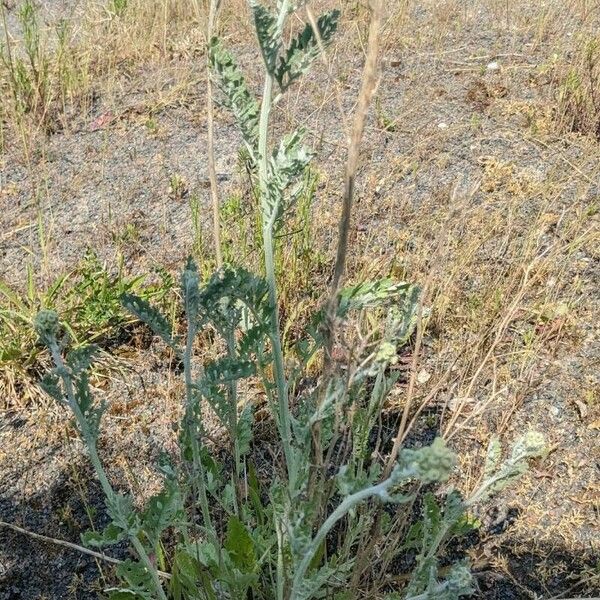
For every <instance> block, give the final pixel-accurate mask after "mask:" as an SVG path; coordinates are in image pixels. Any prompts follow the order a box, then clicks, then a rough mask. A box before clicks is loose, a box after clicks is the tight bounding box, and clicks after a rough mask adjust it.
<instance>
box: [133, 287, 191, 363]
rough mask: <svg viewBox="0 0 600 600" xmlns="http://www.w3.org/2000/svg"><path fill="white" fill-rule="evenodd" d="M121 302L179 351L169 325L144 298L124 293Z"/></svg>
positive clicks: (176, 340)
mask: <svg viewBox="0 0 600 600" xmlns="http://www.w3.org/2000/svg"><path fill="white" fill-rule="evenodd" d="M121 304H122V305H123V307H124V308H125V309H126V310H128V311H129V312H130V313H131V314H132V315H134V316H135V317H137V318H138V319H139V320H140V321H142V322H144V323H146V325H148V326H149V327H150V328H151V329H152V330H153V331H154V333H155V334H156V335H158V336H159V337H160V338H161V339H162V340H163V341H164V342H165V343H166V344H167V345H168V346H170V347H171V348H173V350H175V351H176V352H177V353H180V350H179V348H178V341H179V340H178V339H177V338H176V337H174V336H173V331H172V330H171V325H170V324H169V322H168V321H167V319H165V317H163V315H162V314H161V313H160V312H159V311H158V310H156V309H155V308H154V307H152V306H151V305H150V304H149V303H148V302H147V301H146V300H144V299H143V298H140V297H139V296H136V295H134V294H129V293H125V294H122V295H121Z"/></svg>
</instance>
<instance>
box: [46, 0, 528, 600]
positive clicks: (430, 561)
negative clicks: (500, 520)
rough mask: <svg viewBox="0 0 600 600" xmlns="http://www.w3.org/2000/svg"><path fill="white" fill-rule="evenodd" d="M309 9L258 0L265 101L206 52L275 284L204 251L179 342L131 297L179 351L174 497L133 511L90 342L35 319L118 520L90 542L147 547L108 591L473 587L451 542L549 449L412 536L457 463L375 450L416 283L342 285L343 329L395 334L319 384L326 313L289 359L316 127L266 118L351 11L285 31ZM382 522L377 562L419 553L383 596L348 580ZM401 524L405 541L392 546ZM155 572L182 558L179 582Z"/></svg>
mask: <svg viewBox="0 0 600 600" xmlns="http://www.w3.org/2000/svg"><path fill="white" fill-rule="evenodd" d="M298 5H299V3H293V2H290V1H289V0H278V1H277V3H276V6H275V9H274V10H272V9H270V8H267V7H266V6H263V5H262V4H259V3H258V2H256V1H252V2H251V3H250V6H251V10H252V13H253V16H254V22H255V28H256V32H257V37H258V43H259V46H260V49H261V53H262V57H263V62H264V69H265V81H264V88H263V96H262V100H261V102H260V103H259V102H258V101H257V100H256V99H255V97H254V96H253V94H252V92H251V90H250V87H249V86H248V84H247V83H246V81H245V79H244V77H243V75H242V73H241V71H240V69H239V68H238V66H237V64H236V62H235V60H234V58H233V55H232V54H231V52H229V51H228V50H227V49H226V48H225V46H224V44H223V42H222V41H221V40H219V39H214V40H212V41H211V47H210V61H211V64H212V67H213V70H214V74H215V77H216V80H217V83H218V86H219V88H220V90H221V94H222V102H223V104H224V105H225V106H227V107H228V108H229V109H230V110H231V111H232V113H233V115H234V117H235V119H236V121H237V123H238V125H239V127H240V130H241V133H242V137H243V140H244V143H245V146H246V149H247V152H248V155H249V156H250V160H251V161H252V163H253V171H254V173H255V174H256V178H257V187H258V189H259V193H260V209H261V223H262V232H261V233H262V239H263V242H264V243H263V250H264V277H260V276H257V275H254V274H252V273H250V272H248V271H246V270H244V269H242V268H236V267H233V266H225V267H223V268H220V269H218V270H217V271H216V272H215V273H214V274H213V275H212V276H211V277H210V278H208V280H206V281H203V280H202V279H201V277H200V275H199V273H198V269H197V266H196V264H195V263H194V261H193V260H191V259H190V260H189V261H188V263H187V264H186V266H185V268H184V271H183V274H182V277H181V296H182V299H183V313H184V315H185V332H184V333H183V334H178V333H176V332H174V331H173V330H172V327H171V324H170V321H169V320H168V319H166V318H165V317H164V316H163V315H162V314H161V313H160V312H159V311H157V310H156V309H155V308H154V307H152V306H151V305H150V304H149V303H148V302H147V301H146V300H143V299H141V298H139V297H136V296H134V295H131V294H125V295H124V296H123V299H122V300H123V304H124V306H125V307H126V308H127V309H128V310H129V311H130V312H131V313H133V314H134V315H135V316H136V317H138V318H139V319H140V320H142V321H143V322H145V323H147V324H148V325H149V326H150V327H151V328H152V329H153V331H154V332H155V334H156V335H157V336H158V337H159V338H160V339H161V340H162V341H163V342H164V343H166V344H167V345H168V346H170V347H171V348H172V350H173V353H174V355H175V356H176V357H177V359H178V360H179V361H180V363H181V365H182V367H183V377H184V382H185V397H184V399H183V403H184V414H183V418H182V422H181V425H180V428H179V433H180V435H179V439H180V453H179V456H178V457H172V459H171V460H166V459H165V460H164V461H163V463H161V465H160V468H161V472H162V473H163V474H164V489H163V491H162V492H161V493H160V494H158V495H157V496H155V497H153V498H151V499H150V500H149V501H148V503H147V507H146V508H145V509H143V510H138V509H135V508H134V504H133V502H132V500H131V498H129V497H128V496H125V495H122V494H120V493H118V492H116V491H115V490H114V489H113V487H112V486H111V484H110V482H109V480H108V477H107V475H106V473H105V471H104V468H103V466H102V463H101V461H100V458H99V455H98V452H97V449H96V445H97V438H98V433H99V430H100V422H101V416H102V410H103V407H102V405H100V406H97V405H96V404H95V403H94V402H93V400H92V395H91V393H90V387H89V381H88V376H87V366H88V364H89V362H90V361H91V359H92V355H93V353H92V351H91V350H89V351H85V352H84V351H79V352H77V353H73V352H70V353H67V354H66V358H65V359H63V352H64V348H63V347H62V346H63V343H62V340H64V339H65V336H64V335H63V334H62V331H61V328H60V324H59V322H58V317H57V315H56V314H55V313H51V312H47V311H45V312H42V313H40V314H39V315H38V318H37V320H36V329H37V331H38V333H39V336H40V339H41V341H42V342H43V343H44V344H46V345H47V346H48V347H49V348H50V351H51V353H52V356H53V358H54V361H55V369H54V370H53V371H52V372H51V373H49V374H48V377H47V378H46V380H45V387H46V389H47V391H48V393H50V394H51V395H52V396H53V397H54V398H56V400H57V401H59V402H63V403H66V405H67V406H68V407H69V408H70V410H71V411H72V412H73V414H74V416H75V421H76V424H77V427H78V430H79V432H80V434H81V437H82V439H83V441H84V442H85V444H86V447H87V449H88V453H89V456H90V459H91V462H92V464H93V466H94V468H95V470H96V473H97V476H98V478H99V480H100V483H101V485H102V488H103V490H104V493H105V495H106V505H107V511H108V514H109V516H110V517H111V519H112V522H111V524H110V525H109V526H108V527H107V529H106V530H105V531H104V533H102V534H100V535H96V534H94V535H87V536H85V538H84V541H85V543H87V544H90V545H94V546H102V545H109V544H112V543H117V542H120V541H122V540H128V541H129V544H130V545H131V548H132V550H133V551H134V553H135V555H136V557H137V560H129V561H126V562H125V563H123V564H122V565H120V566H119V569H118V575H119V578H120V580H121V581H122V585H121V586H120V587H119V588H118V589H114V590H111V597H112V598H113V599H125V598H127V599H133V598H144V599H150V598H160V599H161V600H162V599H163V598H167V597H172V598H174V599H176V600H180V599H186V600H188V599H189V600H192V599H194V600H195V599H206V600H216V599H235V600H239V599H245V598H253V599H257V598H258V599H265V600H271V599H272V600H310V599H312V598H324V597H328V598H335V599H337V600H345V599H353V598H359V597H365V594H367V596H368V595H369V593H370V590H377V591H378V593H379V592H381V591H383V592H388V595H387V597H388V598H389V599H390V600H391V599H392V598H411V599H412V600H416V599H419V600H420V599H425V598H427V599H433V598H445V599H448V600H450V599H455V598H459V597H461V596H465V595H467V594H469V593H470V592H471V591H472V588H473V583H472V580H471V576H470V574H469V570H468V567H467V565H465V564H462V563H460V564H457V565H454V566H453V567H452V568H451V569H450V570H449V571H448V573H447V574H446V575H444V576H441V575H440V573H439V571H438V568H437V560H438V556H439V554H440V552H441V550H442V548H443V545H444V544H445V543H446V542H447V540H448V539H449V538H450V537H452V536H453V535H459V534H460V533H462V532H463V531H464V530H465V528H467V525H465V522H464V519H463V516H464V513H465V512H466V511H467V510H468V509H469V507H470V506H472V503H473V502H475V501H478V500H481V499H483V498H486V497H489V495H491V494H492V493H494V492H497V491H498V490H499V489H501V487H502V486H503V485H504V484H506V483H507V482H509V481H510V480H512V479H514V478H516V477H517V476H518V475H520V474H521V473H522V472H523V469H524V466H525V465H526V461H527V459H528V458H529V457H531V456H533V455H535V454H536V453H538V452H539V451H540V444H539V443H538V442H539V440H538V441H537V442H536V441H535V440H534V441H532V439H530V438H528V441H525V442H523V443H520V444H518V445H517V448H518V450H515V452H513V454H512V455H511V457H510V458H509V459H508V461H506V462H505V463H503V464H501V461H500V452H499V451H498V449H497V446H494V447H493V448H492V449H491V450H490V458H489V461H488V463H489V465H488V467H487V471H486V476H485V480H484V482H483V484H482V486H481V489H480V490H479V491H478V492H476V493H475V494H474V496H473V499H472V501H471V500H463V499H462V498H461V497H460V495H459V494H458V493H457V492H453V491H451V492H449V493H448V494H447V496H446V499H445V501H444V502H443V505H442V508H440V507H439V506H438V503H437V500H436V498H435V496H433V494H428V495H426V496H425V499H424V512H423V518H422V520H421V521H419V522H418V523H415V524H414V525H413V527H412V528H411V529H410V531H409V530H405V529H403V528H402V526H401V525H399V523H400V522H401V521H402V519H403V515H404V516H406V514H410V508H411V507H412V506H413V505H414V503H415V502H416V501H417V499H418V498H420V497H422V494H421V493H420V489H421V486H423V485H435V484H436V483H438V482H444V481H447V480H448V478H449V477H450V474H451V471H452V470H453V468H454V467H455V464H456V459H455V457H454V454H453V453H452V452H451V451H450V450H449V449H448V448H447V447H446V445H445V444H444V442H443V440H441V439H436V440H435V442H434V443H433V444H432V445H431V446H429V447H424V448H418V449H404V450H403V451H401V452H400V454H399V457H398V461H397V464H396V466H395V468H394V469H393V470H392V471H391V473H390V475H389V476H387V477H386V476H384V475H383V473H384V466H385V465H384V464H383V461H382V459H381V458H379V457H378V454H377V453H376V452H375V453H374V452H373V445H372V440H371V437H372V434H373V433H377V430H378V427H379V425H378V421H379V418H380V415H381V411H382V408H383V405H384V402H385V400H386V398H387V396H388V394H389V392H390V390H391V389H392V387H393V386H394V384H395V383H396V381H397V378H398V371H396V370H393V369H390V366H391V365H393V363H394V362H395V360H396V357H397V354H398V348H399V347H400V346H402V345H403V344H405V343H406V342H407V340H408V339H409V337H410V336H411V334H412V333H413V331H414V327H415V324H416V319H417V316H416V315H417V304H418V300H419V294H420V290H419V288H418V287H417V286H414V285H410V284H407V283H403V282H395V281H392V280H390V279H382V280H379V281H374V282H363V283H361V284H359V285H356V286H353V287H349V288H346V289H344V290H342V291H341V293H340V294H339V297H338V298H337V300H336V302H335V314H334V318H335V319H336V320H337V321H339V322H342V323H343V322H345V321H348V320H356V321H359V320H361V319H357V317H360V316H363V315H365V314H366V313H369V314H370V315H371V317H372V319H375V320H378V321H379V322H380V323H381V327H380V329H378V330H377V331H370V332H369V333H368V335H365V336H364V337H363V338H361V340H360V343H357V344H356V345H355V347H354V348H353V352H352V356H350V357H349V358H348V360H347V361H345V362H344V364H340V365H334V368H330V369H328V370H327V372H325V373H324V374H323V375H322V377H321V378H320V380H319V381H318V382H317V384H316V385H314V386H306V385H302V383H303V381H304V380H305V376H306V373H307V365H308V364H309V363H310V362H311V361H312V359H313V358H314V357H315V356H318V355H319V354H320V353H323V351H324V348H325V345H326V344H327V340H326V339H325V338H326V334H325V333H324V331H325V328H324V327H323V322H324V320H325V319H327V318H329V317H330V315H329V314H326V313H327V310H326V309H323V310H321V311H319V312H318V313H317V314H315V315H314V318H313V319H312V320H311V322H310V324H309V325H308V326H307V328H306V331H305V334H304V335H303V336H301V339H299V340H298V342H297V344H296V345H295V347H294V348H293V349H291V350H290V353H289V355H284V351H283V347H282V342H281V326H280V322H279V313H278V295H277V279H276V273H275V260H274V254H275V244H274V239H275V234H276V232H277V231H278V229H279V228H280V227H281V224H282V222H283V220H284V219H285V217H286V214H287V213H288V211H289V209H290V208H291V207H292V206H293V204H294V202H295V201H296V198H297V196H298V193H299V189H300V188H299V187H298V186H299V185H300V183H301V181H302V177H303V175H304V172H305V170H306V168H307V167H308V165H309V163H310V161H311V159H312V152H311V151H310V150H308V149H306V148H305V147H304V146H303V139H304V134H303V132H302V131H294V132H292V133H290V134H287V135H285V136H283V138H282V139H281V140H279V142H276V143H270V141H269V135H268V134H269V123H270V120H271V116H272V112H273V109H274V108H275V107H276V106H277V104H278V102H279V101H280V99H281V97H282V96H283V95H284V94H285V93H286V92H287V91H288V90H289V88H290V87H291V86H292V85H293V84H294V83H295V82H296V81H297V80H298V79H300V78H301V77H302V75H303V74H304V73H306V72H307V71H308V69H309V68H310V66H311V64H312V63H313V62H314V61H315V59H316V58H317V57H318V56H319V53H320V51H321V49H322V48H323V47H324V46H326V45H327V44H328V43H329V42H330V41H331V39H332V36H333V35H334V33H335V30H336V28H337V23H338V19H339V14H338V12H337V11H332V12H329V13H326V14H325V15H323V16H321V17H320V18H319V19H318V20H317V22H316V23H317V28H318V31H316V32H315V31H314V30H313V28H312V27H311V26H310V25H306V26H305V27H304V28H303V29H302V31H301V32H300V34H299V35H298V36H297V37H295V38H294V39H293V40H292V41H291V42H290V43H288V44H287V45H286V43H285V41H284V37H283V31H284V27H285V24H286V21H287V19H288V18H289V17H290V15H291V14H292V13H293V12H294V11H295V10H296V9H297V8H298ZM205 331H210V332H212V334H213V337H214V336H216V337H217V338H219V340H220V343H216V344H215V347H216V348H221V349H222V352H221V353H220V354H219V356H218V357H217V358H216V359H214V360H211V361H209V362H205V363H204V364H201V365H197V364H196V363H195V360H194V358H195V355H194V344H195V341H196V339H197V338H198V335H199V334H201V333H202V332H205ZM249 381H252V382H260V384H261V388H262V390H263V392H264V399H265V401H266V404H267V406H268V407H269V409H270V412H271V416H272V419H273V422H274V425H275V427H274V430H275V435H274V436H273V439H272V440H271V441H270V442H265V441H263V442H261V443H263V444H269V445H270V450H271V455H272V457H273V459H272V464H271V465H270V472H269V476H268V477H265V476H264V474H261V473H260V472H259V471H260V470H259V469H258V468H257V465H256V461H255V457H254V455H253V449H254V446H255V444H254V442H253V433H254V431H255V427H254V416H253V410H252V409H253V406H252V404H251V403H250V402H248V401H247V400H246V401H244V397H243V393H242V391H243V390H244V389H245V386H246V385H247V384H248V383H249ZM292 407H293V409H292ZM208 408H210V410H212V411H213V413H214V414H215V415H216V417H217V418H218V419H219V421H220V422H221V424H222V425H223V428H224V430H225V431H226V432H227V438H228V443H229V450H230V453H229V454H230V460H229V461H226V462H222V460H221V461H220V460H219V459H218V458H217V455H216V454H215V453H214V452H213V451H212V447H211V444H210V443H209V442H208V437H207V435H206V434H207V432H206V431H205V430H204V426H205V420H204V418H203V416H204V411H205V410H207V409H208ZM530 437H531V436H530ZM534 442H535V443H534ZM391 515H393V516H391ZM404 521H406V519H405V518H404ZM374 523H377V524H378V528H377V529H378V534H379V536H380V537H379V538H378V539H381V541H382V548H384V549H385V552H382V551H380V550H378V551H377V552H373V554H372V556H371V559H372V560H373V561H374V563H377V564H382V563H383V561H384V560H386V561H388V562H389V561H390V560H392V559H393V558H394V557H396V556H398V555H399V554H400V553H402V552H406V551H407V550H410V551H413V552H415V551H416V552H418V556H417V561H416V567H415V569H414V572H413V574H412V577H411V580H410V583H409V585H408V587H407V588H406V589H405V590H402V591H393V590H389V589H385V588H384V587H382V582H381V581H377V578H376V576H375V572H373V573H372V574H371V577H369V578H367V580H366V581H364V582H361V581H358V583H355V582H352V583H351V582H350V580H351V574H352V571H353V569H354V567H355V558H356V554H357V548H358V547H359V546H360V545H361V544H365V543H366V541H367V540H368V538H369V536H370V535H371V534H372V532H373V526H374ZM167 529H169V530H170V531H171V532H173V533H174V534H175V535H174V539H175V540H176V541H175V543H174V544H171V545H170V546H167V545H166V544H165V543H163V541H162V538H163V534H164V532H165V531H166V530H167ZM397 530H398V531H399V532H400V533H398V531H397ZM404 534H406V535H405V537H406V540H405V543H404V545H402V544H397V545H393V546H390V545H389V544H388V545H386V544H385V540H387V539H391V537H392V536H393V535H400V536H401V537H404ZM171 539H173V536H171ZM368 541H369V543H371V541H372V540H368ZM165 552H166V553H167V556H165ZM157 564H161V565H169V566H170V573H169V575H170V577H169V578H167V577H165V573H163V572H162V571H159V570H158V569H157V567H156V565H157ZM163 568H164V567H163Z"/></svg>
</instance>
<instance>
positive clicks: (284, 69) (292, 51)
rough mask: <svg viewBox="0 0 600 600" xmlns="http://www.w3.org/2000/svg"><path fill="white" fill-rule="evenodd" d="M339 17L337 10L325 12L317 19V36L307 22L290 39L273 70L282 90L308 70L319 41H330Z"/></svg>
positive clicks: (325, 42)
mask: <svg viewBox="0 0 600 600" xmlns="http://www.w3.org/2000/svg"><path fill="white" fill-rule="evenodd" d="M339 18H340V11H339V10H332V11H330V12H327V13H325V14H323V15H321V16H320V17H319V19H318V20H317V28H318V36H317V35H316V34H315V31H314V30H313V28H312V25H310V24H309V23H307V24H306V26H305V27H304V30H303V31H302V32H301V33H300V34H299V35H298V37H296V38H295V39H294V40H292V43H291V44H290V46H289V48H288V49H287V51H286V52H285V54H284V55H283V56H282V57H281V58H280V60H279V65H278V67H277V69H276V71H275V79H276V80H277V82H278V83H279V86H280V87H281V90H282V91H285V90H286V89H287V88H289V86H290V85H292V83H294V81H296V80H297V79H298V78H299V77H300V76H301V75H303V74H304V73H306V71H308V69H309V67H310V65H311V64H312V62H313V61H314V60H315V59H316V58H318V56H319V54H320V52H321V48H320V42H321V43H323V44H324V45H325V46H327V44H329V43H330V42H331V40H332V38H333V35H334V33H335V32H336V30H337V26H338V21H339ZM319 38H320V40H319Z"/></svg>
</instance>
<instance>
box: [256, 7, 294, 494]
mask: <svg viewBox="0 0 600 600" xmlns="http://www.w3.org/2000/svg"><path fill="white" fill-rule="evenodd" d="M289 4H290V3H289V0H284V1H283V2H282V3H281V7H280V12H279V15H278V18H277V31H278V33H279V34H281V32H282V30H283V24H284V23H285V18H286V16H287V14H288V11H289ZM272 104H273V76H272V74H271V73H269V72H268V71H267V73H266V76H265V85H264V89H263V97H262V104H261V110H260V120H259V126H258V177H259V185H260V194H261V208H262V229H263V248H264V260H265V274H266V279H267V284H268V287H269V303H270V305H271V307H272V311H273V318H272V319H271V324H270V332H269V338H270V340H271V345H272V347H273V361H274V365H275V385H276V386H277V399H278V415H277V421H278V427H279V433H280V436H281V441H282V444H283V451H284V454H285V458H286V463H287V469H288V481H289V485H290V489H294V488H295V483H296V482H295V476H294V473H295V468H294V467H293V460H292V458H293V456H292V448H291V437H292V427H291V418H290V409H289V404H288V387H287V381H286V377H285V369H284V364H283V350H282V344H281V332H280V330H279V305H278V297H277V283H276V279H275V256H274V254H275V250H274V240H273V226H274V215H275V214H277V210H276V207H275V208H272V207H271V208H270V207H269V200H270V198H269V193H270V192H269V189H268V182H269V164H268V138H269V117H270V116H271V107H272ZM276 202H277V203H280V202H281V198H278V199H276ZM267 216H268V217H267Z"/></svg>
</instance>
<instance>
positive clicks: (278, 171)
mask: <svg viewBox="0 0 600 600" xmlns="http://www.w3.org/2000/svg"><path fill="white" fill-rule="evenodd" d="M304 135H305V134H304V130H303V129H297V130H296V131H294V132H293V133H291V134H289V135H286V136H285V137H284V138H283V139H282V140H281V142H280V143H279V146H278V147H277V148H275V150H274V151H273V155H272V157H271V159H270V160H269V174H268V179H267V194H266V197H264V198H263V202H264V212H265V220H266V221H268V222H269V223H270V224H271V225H274V224H275V223H276V222H277V220H278V219H279V218H280V217H281V216H282V214H283V213H284V212H285V211H286V210H287V209H288V208H289V207H290V206H292V205H293V204H294V203H295V201H296V199H297V197H298V195H299V194H300V192H301V191H302V186H301V184H298V185H296V187H295V189H293V190H291V192H290V193H289V197H288V198H287V201H285V192H286V191H288V190H289V188H290V186H291V185H292V184H294V183H297V182H298V180H299V179H300V177H301V176H302V174H303V173H304V171H305V169H306V167H307V166H308V164H309V163H310V161H311V160H312V158H313V154H312V153H311V152H309V151H308V150H306V148H305V147H304V146H303V145H302V141H303V139H304ZM284 201H285V202H284Z"/></svg>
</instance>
